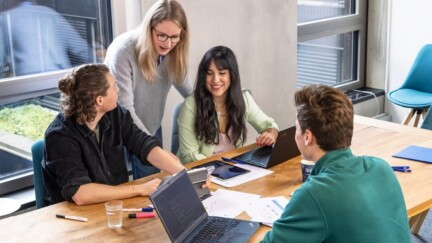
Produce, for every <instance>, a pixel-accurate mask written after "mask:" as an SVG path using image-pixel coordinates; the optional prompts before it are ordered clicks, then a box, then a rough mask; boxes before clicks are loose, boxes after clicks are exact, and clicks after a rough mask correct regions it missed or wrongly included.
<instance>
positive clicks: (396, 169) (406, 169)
mask: <svg viewBox="0 0 432 243" xmlns="http://www.w3.org/2000/svg"><path fill="white" fill-rule="evenodd" d="M393 171H399V172H411V169H409V168H393Z"/></svg>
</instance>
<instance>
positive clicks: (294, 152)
mask: <svg viewBox="0 0 432 243" xmlns="http://www.w3.org/2000/svg"><path fill="white" fill-rule="evenodd" d="M295 132H296V127H295V126H292V127H289V128H287V129H285V130H282V131H280V132H279V135H278V137H277V139H276V142H275V143H274V145H273V146H264V147H259V148H256V149H254V150H250V151H248V152H246V153H243V154H240V155H237V156H235V157H233V158H231V162H237V163H245V164H250V165H255V166H258V167H262V168H270V167H272V166H275V165H278V164H280V163H282V162H284V161H287V160H289V159H292V158H294V157H296V156H298V155H300V150H299V149H298V147H297V144H296V142H295Z"/></svg>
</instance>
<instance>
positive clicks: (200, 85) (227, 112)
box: [177, 46, 278, 163]
mask: <svg viewBox="0 0 432 243" xmlns="http://www.w3.org/2000/svg"><path fill="white" fill-rule="evenodd" d="M246 121H247V122H249V123H250V124H251V125H252V126H253V127H254V128H255V129H256V130H257V132H259V133H260V136H259V137H258V138H257V139H256V142H257V144H258V145H259V146H267V145H272V144H273V143H274V142H275V141H276V138H277V136H278V127H277V124H276V123H275V122H274V120H273V119H272V118H270V117H268V116H267V115H266V114H265V113H264V112H262V111H261V109H260V108H259V107H258V105H257V104H256V103H255V101H254V100H253V98H252V96H251V94H250V93H249V92H248V91H242V89H241V84H240V74H239V69H238V65H237V60H236V57H235V55H234V53H233V52H232V50H231V49H229V48H228V47H224V46H216V47H213V48H211V49H210V50H208V51H207V52H206V53H205V55H204V57H203V58H202V60H201V62H200V64H199V67H198V75H197V82H196V88H195V90H194V95H192V96H189V97H188V98H187V99H186V100H185V102H184V104H183V107H182V109H181V110H180V114H179V118H178V125H179V136H180V138H179V140H180V141H179V150H178V152H177V155H178V156H179V158H180V160H181V161H182V163H189V162H192V161H195V160H200V159H204V158H207V157H209V156H212V155H213V154H217V153H221V152H224V151H228V150H230V149H234V148H236V147H240V146H242V145H243V144H244V142H245V141H246V134H247V129H246Z"/></svg>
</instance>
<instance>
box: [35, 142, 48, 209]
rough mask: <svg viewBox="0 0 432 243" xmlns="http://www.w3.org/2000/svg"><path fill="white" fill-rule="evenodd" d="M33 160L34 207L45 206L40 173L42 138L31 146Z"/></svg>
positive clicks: (42, 150)
mask: <svg viewBox="0 0 432 243" xmlns="http://www.w3.org/2000/svg"><path fill="white" fill-rule="evenodd" d="M31 153H32V160H33V178H34V190H35V195H36V208H42V207H45V206H47V205H48V204H47V202H46V201H45V182H44V179H43V174H42V164H41V163H42V159H43V154H44V140H43V139H41V140H38V141H36V142H35V143H34V144H33V145H32V147H31Z"/></svg>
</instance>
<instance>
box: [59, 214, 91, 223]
mask: <svg viewBox="0 0 432 243" xmlns="http://www.w3.org/2000/svg"><path fill="white" fill-rule="evenodd" d="M56 217H57V218H61V219H71V220H76V221H81V222H87V221H88V219H87V218H83V217H78V216H68V215H63V214H56Z"/></svg>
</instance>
